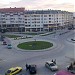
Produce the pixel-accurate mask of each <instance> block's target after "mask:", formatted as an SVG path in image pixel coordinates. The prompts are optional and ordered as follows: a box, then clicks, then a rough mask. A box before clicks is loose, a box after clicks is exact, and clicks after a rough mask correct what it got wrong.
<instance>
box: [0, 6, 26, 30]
mask: <svg viewBox="0 0 75 75" xmlns="http://www.w3.org/2000/svg"><path fill="white" fill-rule="evenodd" d="M24 10H25V9H24V8H16V7H15V8H3V9H0V28H1V29H7V31H19V30H20V27H22V29H23V30H25V28H24V25H25V23H24Z"/></svg>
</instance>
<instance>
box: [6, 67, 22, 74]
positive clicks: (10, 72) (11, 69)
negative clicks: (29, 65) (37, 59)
mask: <svg viewBox="0 0 75 75" xmlns="http://www.w3.org/2000/svg"><path fill="white" fill-rule="evenodd" d="M21 71H22V67H12V68H10V69H9V70H7V72H6V73H5V75H16V74H17V73H19V72H21Z"/></svg>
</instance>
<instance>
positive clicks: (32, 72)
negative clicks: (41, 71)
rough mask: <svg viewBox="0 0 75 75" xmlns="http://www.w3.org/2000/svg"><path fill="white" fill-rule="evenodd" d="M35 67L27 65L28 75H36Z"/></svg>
mask: <svg viewBox="0 0 75 75" xmlns="http://www.w3.org/2000/svg"><path fill="white" fill-rule="evenodd" d="M36 72H37V71H36V65H29V73H30V74H36Z"/></svg>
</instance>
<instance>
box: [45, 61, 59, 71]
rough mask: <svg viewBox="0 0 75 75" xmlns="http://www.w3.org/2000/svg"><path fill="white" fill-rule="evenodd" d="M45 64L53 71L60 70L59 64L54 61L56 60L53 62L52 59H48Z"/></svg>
mask: <svg viewBox="0 0 75 75" xmlns="http://www.w3.org/2000/svg"><path fill="white" fill-rule="evenodd" d="M45 66H46V67H47V68H48V69H50V70H51V71H56V70H58V66H57V65H56V64H55V63H54V62H51V61H47V62H46V63H45Z"/></svg>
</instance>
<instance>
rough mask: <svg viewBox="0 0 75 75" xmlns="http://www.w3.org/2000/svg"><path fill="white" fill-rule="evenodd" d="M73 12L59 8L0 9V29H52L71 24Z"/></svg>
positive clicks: (22, 30)
mask: <svg viewBox="0 0 75 75" xmlns="http://www.w3.org/2000/svg"><path fill="white" fill-rule="evenodd" d="M72 24H73V13H71V12H67V11H61V10H25V9H24V8H16V7H15V8H2V9H0V29H7V31H20V32H27V31H29V32H36V31H52V30H53V29H59V28H64V27H68V26H71V25H72Z"/></svg>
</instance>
